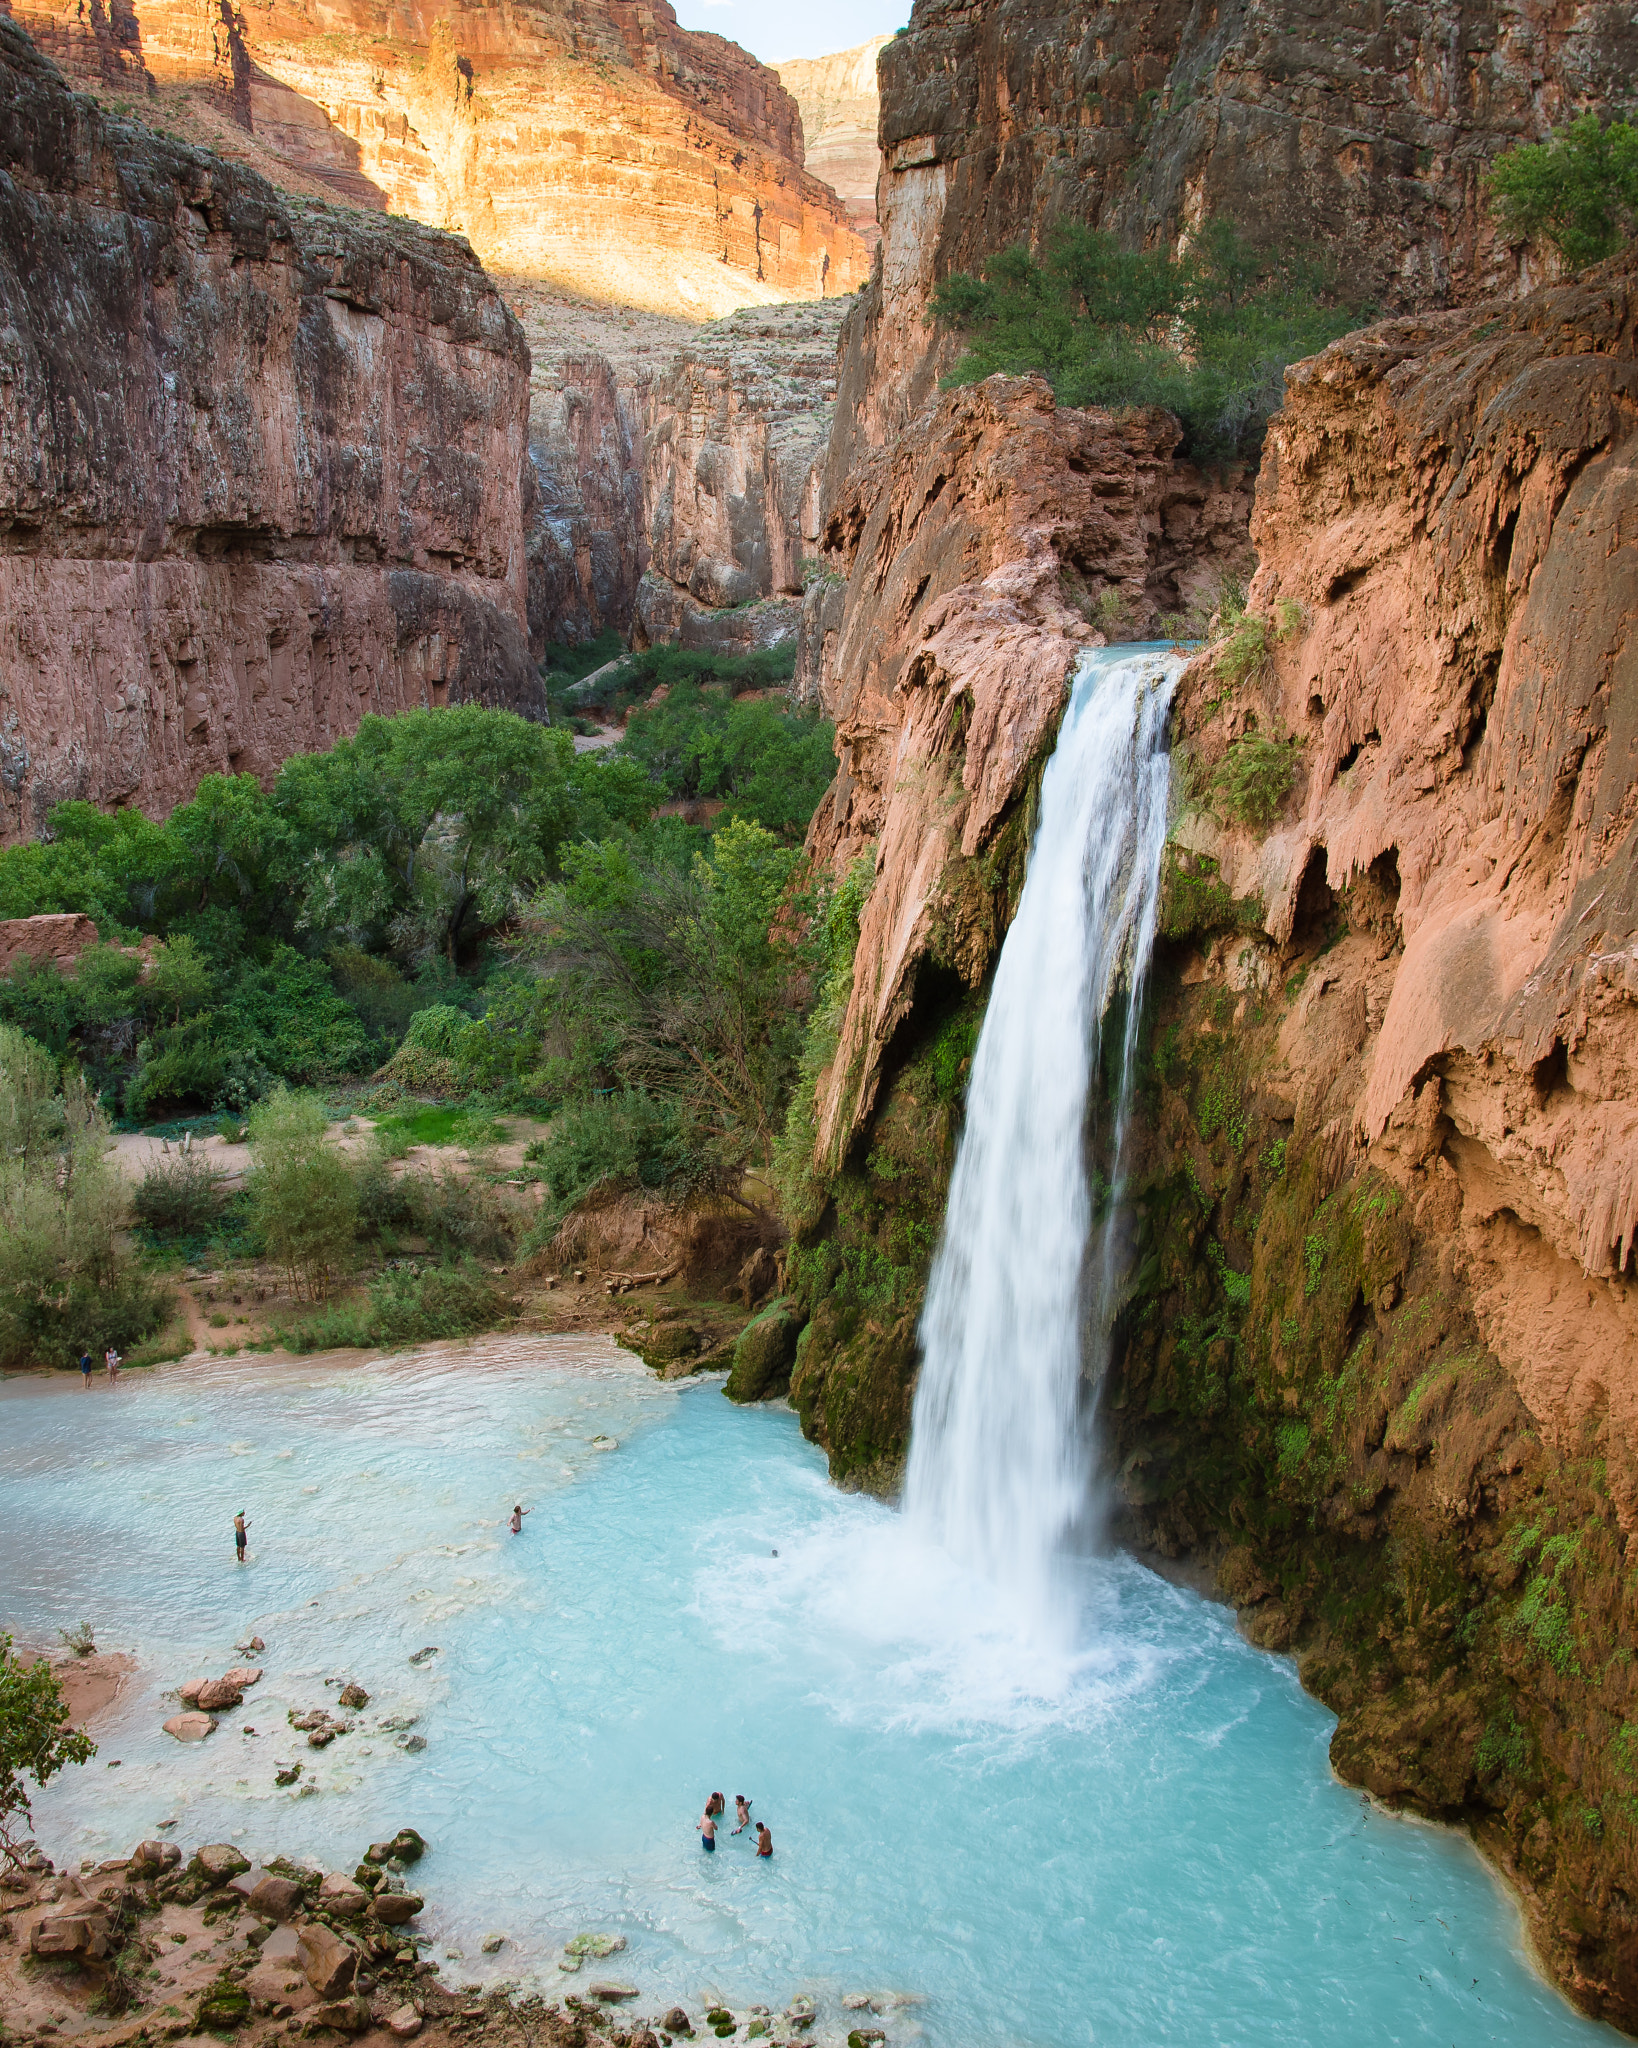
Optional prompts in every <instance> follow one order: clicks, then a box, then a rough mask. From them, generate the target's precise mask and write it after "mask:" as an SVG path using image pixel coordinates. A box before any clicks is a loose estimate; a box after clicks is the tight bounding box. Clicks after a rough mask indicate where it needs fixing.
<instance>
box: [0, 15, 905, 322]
mask: <svg viewBox="0 0 1638 2048" xmlns="http://www.w3.org/2000/svg"><path fill="white" fill-rule="evenodd" d="M12 11H13V12H14V13H15V15H16V17H17V18H18V19H19V20H20V21H21V22H22V23H23V25H24V26H25V27H27V28H29V29H30V31H31V32H32V33H34V34H35V35H36V37H37V38H38V39H39V40H40V42H41V44H42V47H45V48H47V49H49V50H51V52H52V53H53V54H54V55H57V56H59V57H60V58H61V59H62V60H63V61H64V62H65V63H67V64H69V65H71V66H72V67H73V68H74V71H75V75H76V76H77V77H79V78H82V79H83V80H84V81H85V82H86V83H87V84H89V85H91V86H93V87H95V88H96V89H98V90H105V89H108V88H110V87H114V86H118V85H120V84H122V83H123V82H129V84H130V87H131V89H132V91H133V93H140V92H144V91H146V90H148V89H149V88H150V87H152V88H153V89H154V93H155V98H154V101H153V105H154V106H155V108H156V109H158V116H157V117H158V118H162V119H164V120H165V121H166V123H167V125H175V126H179V127H182V128H183V129H184V130H185V131H187V130H189V129H190V127H191V125H192V124H193V123H194V122H195V121H196V120H197V121H203V122H205V123H206V124H207V134H208V139H209V140H210V141H211V142H212V144H213V145H214V146H218V147H226V146H227V140H226V128H225V127H224V126H223V125H222V124H223V121H224V120H225V122H226V123H227V124H228V125H230V126H236V127H237V128H238V129H239V130H240V131H241V132H242V133H243V134H244V135H245V138H246V143H245V153H246V154H247V155H249V156H250V157H251V158H252V160H253V161H255V162H256V163H257V165H258V167H260V168H263V169H265V170H268V171H269V173H270V174H271V175H273V176H275V177H276V178H282V177H284V176H288V177H289V178H291V179H292V180H293V181H294V182H295V183H296V185H297V187H298V189H304V190H311V189H312V188H313V187H314V185H318V186H321V187H323V188H325V189H327V190H329V191H331V192H333V193H334V194H335V195H336V196H338V197H340V198H342V199H344V200H346V201H347V202H348V203H349V204H352V205H355V206H364V207H373V208H377V209H385V210H386V211H388V212H392V213H403V214H408V215H410V216H411V217H412V218H414V219H417V220H421V221H425V222H427V223H429V224H430V225H432V226H434V227H440V228H449V229H454V230H458V231H460V232H462V233H464V234H465V235H466V236H467V237H468V238H469V240H470V241H471V243H472V245H473V247H474V248H475V249H476V250H477V251H478V254H479V255H480V257H481V258H482V259H483V261H484V262H485V263H486V264H487V265H489V266H490V267H491V268H492V269H495V270H497V271H502V272H517V273H520V274H522V275H525V276H528V277H531V278H534V279H536V280H546V281H549V282H552V283H555V284H557V285H559V286H562V287H566V288H568V289H570V290H573V291H576V292H583V293H586V294H588V295H590V296H593V297H596V298H599V299H602V300H606V301H616V302H622V303H625V304H629V305H635V306H642V307H647V308H650V309H653V310H657V311H661V312H668V311H681V312H682V313H684V314H685V315H687V316H689V317H691V318H693V319H696V320H699V319H706V318H710V317H712V316H713V315H716V314H719V313H723V312H727V311H729V310H731V309H732V308H733V307H735V306H738V305H743V304H745V303H748V302H752V301H762V300H769V301H772V300H780V299H791V298H802V299H806V298H815V297H820V296H823V295H824V294H826V293H835V292H843V293H845V292H848V291H851V290H853V289H854V287H855V286H856V285H858V284H859V283H860V282H861V281H862V279H863V277H864V275H865V271H866V267H867V260H868V259H867V252H866V250H865V248H864V246H863V244H862V243H861V241H860V240H859V238H858V236H857V235H856V234H855V233H854V231H853V229H852V227H851V226H850V224H849V222H848V218H847V215H846V212H845V209H844V208H843V206H842V203H841V202H840V201H839V200H838V199H837V197H836V195H835V194H834V193H833V192H832V191H831V190H830V188H829V187H828V186H827V185H825V184H823V183H821V182H820V181H819V180H818V179H817V178H815V177H813V176H811V175H810V174H809V173H807V172H806V171H805V170H804V169H803V139H802V124H801V117H800V115H799V114H798V112H797V109H796V104H795V102H794V101H793V100H792V99H791V97H790V95H789V94H788V93H787V92H785V91H784V89H783V88H782V87H781V86H780V84H779V81H778V79H777V77H776V76H775V75H774V73H773V72H772V71H770V70H769V69H768V68H767V67H766V66H764V65H761V64H758V63H757V62H756V61H755V60H754V59H753V58H751V57H749V56H748V55H747V54H746V53H745V52H744V51H743V50H741V49H739V48H738V47H737V46H736V45H735V44H732V43H729V42H725V41H724V40H723V38H722V37H720V36H713V35H701V34H692V33H690V32H688V31H685V30H682V29H679V28H678V26H677V22H676V17H675V14H674V13H673V11H672V9H671V7H670V6H669V5H668V4H667V0H642V4H638V0H525V4H522V5H519V6H514V7H508V8H506V9H495V8H492V7H486V6H482V5H477V4H466V5H459V6H454V7H443V6H439V7H425V8H422V7H411V8H410V9H408V10H405V9H403V8H397V7H389V6H387V5H385V4H382V0H347V4H345V5H343V6H341V7H339V8H337V7H325V8H322V9H319V8H316V7H315V6H313V5H312V4H311V0H276V4H274V5H270V6H267V7H263V8H256V9H252V10H249V11H243V10H239V9H235V8H232V7H230V6H227V5H225V4H223V0H211V4H205V0H118V5H117V10H116V13H115V14H114V15H112V16H107V17H105V16H103V15H102V13H101V11H100V10H99V9H92V10H91V11H90V13H89V14H87V12H86V10H85V9H84V7H83V6H82V5H81V4H80V0H12ZM213 116H214V117H218V118H217V119H216V120H214V121H213V119H212V117H213Z"/></svg>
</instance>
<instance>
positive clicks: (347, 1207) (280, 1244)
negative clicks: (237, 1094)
mask: <svg viewBox="0 0 1638 2048" xmlns="http://www.w3.org/2000/svg"><path fill="white" fill-rule="evenodd" d="M326 1132H327V1119H326V1117H325V1114H324V1109H323V1106H322V1105H321V1104H320V1103H318V1102H317V1101H315V1100H314V1099H313V1098H312V1097H311V1096H306V1095H293V1094H291V1092H290V1091H289V1090H288V1089H286V1088H283V1087H280V1088H278V1089H276V1090H275V1091H274V1093H273V1094H272V1095H270V1096H269V1097H268V1099H267V1101H266V1102H264V1103H262V1104H260V1105H259V1106H258V1107H257V1108H256V1109H255V1110H254V1111H252V1113H251V1118H250V1145H251V1150H252V1152H253V1154H254V1156H255V1162H256V1163H255V1166H254V1168H253V1170H252V1172H251V1176H250V1198H251V1215H252V1218H253V1220H254V1224H255V1227H256V1229H257V1230H258V1231H259V1232H260V1233H261V1236H262V1238H263V1240H264V1242H265V1243H266V1245H267V1249H268V1253H269V1255H270V1256H271V1257H272V1258H274V1259H276V1260H277V1261H278V1263H279V1264H280V1265H281V1266H282V1267H283V1268H284V1269H285V1272H286V1273H287V1274H288V1276H289V1279H290V1284H291V1287H292V1288H293V1289H294V1291H295V1293H296V1294H297V1295H298V1296H304V1297H305V1298H307V1299H308V1300H311V1301H323V1300H325V1299H326V1298H327V1297H328V1295H329V1293H330V1290H331V1288H332V1286H333V1285H334V1284H335V1282H336V1280H337V1279H338V1278H339V1277H340V1276H341V1275H342V1274H344V1273H346V1272H348V1271H350V1270H351V1267H352V1264H353V1260H354V1256H355V1253H356V1246H357V1240H358V1182H357V1179H356V1177H355V1175H354V1172H353V1169H352V1167H351V1165H350V1164H349V1163H348V1161H347V1160H346V1159H345V1158H344V1157H343V1155H342V1154H341V1152H339V1151H338V1150H337V1148H336V1147H335V1146H334V1145H333V1144H332V1143H331V1142H330V1140H329V1138H328V1136H327V1135H326Z"/></svg>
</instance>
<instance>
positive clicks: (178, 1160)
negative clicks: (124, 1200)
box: [131, 1152, 224, 1237]
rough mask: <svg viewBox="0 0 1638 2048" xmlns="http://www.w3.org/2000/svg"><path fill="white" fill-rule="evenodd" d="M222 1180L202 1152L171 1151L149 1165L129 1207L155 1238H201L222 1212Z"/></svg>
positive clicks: (222, 1177) (220, 1175) (221, 1176)
mask: <svg viewBox="0 0 1638 2048" xmlns="http://www.w3.org/2000/svg"><path fill="white" fill-rule="evenodd" d="M223 1179H224V1176H223V1175H222V1174H221V1173H219V1172H218V1171H217V1170H216V1168H215V1167H213V1166H211V1165H209V1164H208V1163H207V1162H206V1160H205V1159H204V1157H203V1156H202V1155H200V1154H197V1153H193V1152H173V1153H172V1154H171V1156H170V1157H169V1158H168V1159H164V1158H161V1159H156V1160H154V1161H153V1162H152V1163H151V1164H150V1165H149V1167H148V1170H147V1171H146V1173H144V1174H143V1176H142V1182H141V1185H140V1186H139V1187H138V1189H137V1191H136V1194H135V1195H134V1196H133V1197H132V1202H131V1206H132V1208H133V1209H134V1210H135V1212H136V1219H137V1221H138V1222H139V1223H140V1224H141V1225H142V1226H143V1228H144V1229H145V1230H148V1231H150V1232H151V1233H152V1234H153V1235H154V1236H155V1237H203V1236H204V1235H205V1234H206V1233H207V1232H208V1231H209V1230H210V1229H211V1228H212V1227H213V1225H214V1224H215V1223H216V1221H217V1219H218V1218H219V1217H220V1215H221V1213H222V1181H223Z"/></svg>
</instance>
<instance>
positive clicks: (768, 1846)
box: [756, 1820, 773, 1856]
mask: <svg viewBox="0 0 1638 2048" xmlns="http://www.w3.org/2000/svg"><path fill="white" fill-rule="evenodd" d="M756 1853H757V1854H758V1855H759V1856H771V1855H772V1854H773V1836H772V1835H770V1834H769V1832H768V1823H767V1822H766V1821H765V1820H759V1821H758V1822H757V1824H756Z"/></svg>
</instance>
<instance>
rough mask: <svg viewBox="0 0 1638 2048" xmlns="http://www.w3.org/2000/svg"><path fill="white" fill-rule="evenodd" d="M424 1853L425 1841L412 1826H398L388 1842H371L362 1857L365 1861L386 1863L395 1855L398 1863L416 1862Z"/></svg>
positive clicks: (425, 1848) (425, 1850)
mask: <svg viewBox="0 0 1638 2048" xmlns="http://www.w3.org/2000/svg"><path fill="white" fill-rule="evenodd" d="M426 1853H427V1845H426V1842H425V1840H424V1838H423V1837H422V1836H420V1835H418V1834H417V1833H416V1832H415V1830H414V1828H400V1829H399V1830H398V1832H397V1834H396V1835H394V1836H393V1838H392V1840H391V1841H390V1842H372V1843H371V1844H370V1846H369V1848H368V1849H366V1850H365V1852H364V1859H365V1861H366V1862H367V1863H388V1862H390V1861H391V1860H392V1858H393V1857H394V1856H396V1857H397V1858H398V1860H399V1862H400V1863H418V1862H419V1861H420V1859H421V1858H422V1857H423V1856H424V1855H425V1854H426Z"/></svg>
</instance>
